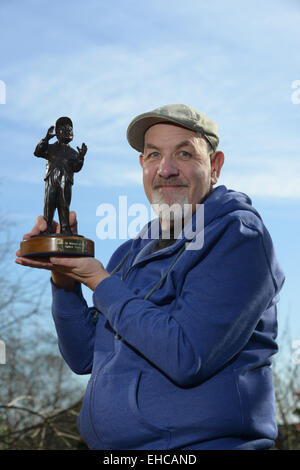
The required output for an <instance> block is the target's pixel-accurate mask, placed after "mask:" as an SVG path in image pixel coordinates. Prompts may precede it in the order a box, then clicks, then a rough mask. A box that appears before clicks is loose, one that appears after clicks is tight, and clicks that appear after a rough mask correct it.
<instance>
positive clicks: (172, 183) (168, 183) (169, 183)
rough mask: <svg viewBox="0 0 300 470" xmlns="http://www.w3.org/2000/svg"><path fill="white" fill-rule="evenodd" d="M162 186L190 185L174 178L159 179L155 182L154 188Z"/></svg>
mask: <svg viewBox="0 0 300 470" xmlns="http://www.w3.org/2000/svg"><path fill="white" fill-rule="evenodd" d="M161 186H185V187H188V184H187V183H184V182H182V181H178V180H176V181H172V180H167V181H157V182H155V183H154V185H153V188H154V189H157V188H160V187H161Z"/></svg>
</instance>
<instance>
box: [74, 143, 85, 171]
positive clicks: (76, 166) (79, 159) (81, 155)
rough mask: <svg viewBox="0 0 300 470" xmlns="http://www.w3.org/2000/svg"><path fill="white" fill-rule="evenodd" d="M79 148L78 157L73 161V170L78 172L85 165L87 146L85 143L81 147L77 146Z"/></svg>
mask: <svg viewBox="0 0 300 470" xmlns="http://www.w3.org/2000/svg"><path fill="white" fill-rule="evenodd" d="M77 150H78V157H77V159H76V160H75V161H74V162H73V171H74V172H78V171H80V170H81V168H82V167H83V163H84V157H85V154H86V152H87V146H86V145H85V144H84V143H83V144H82V146H81V148H79V147H77Z"/></svg>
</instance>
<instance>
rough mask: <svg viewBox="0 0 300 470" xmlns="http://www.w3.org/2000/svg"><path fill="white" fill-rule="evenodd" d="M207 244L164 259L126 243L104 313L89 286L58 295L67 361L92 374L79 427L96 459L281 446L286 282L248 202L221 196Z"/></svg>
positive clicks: (180, 247) (211, 209) (146, 244)
mask: <svg viewBox="0 0 300 470" xmlns="http://www.w3.org/2000/svg"><path fill="white" fill-rule="evenodd" d="M197 212H198V211H197ZM197 212H196V213H195V214H194V216H193V218H192V219H191V221H192V223H194V221H195V217H196V215H197ZM149 227H150V224H149V225H148V226H147V228H146V232H147V230H148V229H149ZM148 232H149V230H148ZM148 232H147V233H148ZM143 233H145V231H144V232H143ZM201 234H202V236H203V235H204V240H203V241H204V243H203V244H202V246H200V247H198V248H197V249H187V247H188V246H189V244H188V242H190V240H187V239H186V238H184V237H179V238H178V239H177V240H176V242H175V243H174V244H173V245H171V246H169V247H167V248H164V249H162V250H159V251H156V252H153V253H151V248H152V247H153V245H154V244H155V243H156V242H157V240H153V239H149V238H146V237H137V238H135V239H133V240H132V239H131V240H128V241H126V242H125V243H124V244H122V245H121V246H120V247H119V248H118V249H117V250H116V251H115V253H114V254H113V255H112V257H111V259H110V261H109V263H108V265H107V270H108V272H109V273H111V276H110V277H108V278H106V279H104V280H103V281H102V282H101V283H100V284H99V285H98V286H97V287H96V289H95V291H94V293H93V303H94V306H93V307H88V306H87V304H86V301H85V299H84V298H83V296H82V292H81V288H80V285H79V284H78V285H77V286H76V288H75V289H74V290H73V291H67V290H64V289H62V288H58V287H57V286H55V285H54V284H52V287H53V317H54V321H55V326H56V330H57V333H58V341H59V348H60V351H61V354H62V356H63V357H64V359H65V361H66V362H67V363H68V364H69V366H70V368H71V369H72V370H73V371H74V372H75V373H77V374H91V377H90V380H89V382H88V385H87V389H86V393H85V396H84V400H83V405H82V409H81V412H80V415H79V420H78V427H79V431H80V433H81V435H82V437H83V438H84V440H85V441H86V443H87V445H88V447H89V448H90V449H216V450H218V449H219V450H221V449H268V448H271V447H272V446H273V444H274V440H275V439H276V436H277V426H276V418H275V401H274V390H273V380H272V371H271V356H272V355H273V354H274V353H276V352H277V344H276V341H275V340H276V335H277V319H276V304H277V302H278V300H279V296H278V293H279V291H280V289H281V287H282V284H283V282H284V274H283V272H282V270H281V268H280V266H279V264H278V262H277V260H276V257H275V254H274V250H273V244H272V241H271V238H270V235H269V233H268V231H267V230H266V228H265V226H264V224H263V221H262V219H261V217H260V215H259V214H258V213H257V211H256V210H255V209H254V208H253V207H252V204H251V200H250V199H249V197H248V196H247V195H245V194H243V193H239V192H236V191H232V190H228V189H227V188H226V187H225V186H219V187H217V188H216V189H215V190H214V191H213V192H212V193H211V194H210V196H209V197H208V198H207V199H206V200H205V202H204V230H201ZM198 235H199V234H198ZM196 238H197V237H195V239H196ZM191 243H192V242H191Z"/></svg>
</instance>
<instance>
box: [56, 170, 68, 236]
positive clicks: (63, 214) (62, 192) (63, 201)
mask: <svg viewBox="0 0 300 470" xmlns="http://www.w3.org/2000/svg"><path fill="white" fill-rule="evenodd" d="M71 196H72V184H71V183H70V181H69V180H67V179H66V178H65V177H63V178H62V180H61V183H60V189H59V197H58V207H57V210H58V215H59V221H60V233H72V231H71V227H70V222H69V207H70V203H71Z"/></svg>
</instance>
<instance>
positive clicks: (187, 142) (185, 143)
mask: <svg viewBox="0 0 300 470" xmlns="http://www.w3.org/2000/svg"><path fill="white" fill-rule="evenodd" d="M187 146H190V147H193V144H192V142H191V141H190V140H183V141H182V142H179V144H177V145H176V146H175V150H178V149H179V148H181V147H187ZM145 149H155V150H160V148H159V147H157V146H156V145H154V144H151V143H147V144H145Z"/></svg>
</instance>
